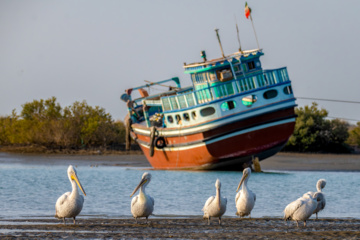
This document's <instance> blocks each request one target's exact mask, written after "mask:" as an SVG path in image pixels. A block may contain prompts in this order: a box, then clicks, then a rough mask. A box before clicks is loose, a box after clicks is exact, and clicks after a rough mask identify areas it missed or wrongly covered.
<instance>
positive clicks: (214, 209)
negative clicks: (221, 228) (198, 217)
mask: <svg viewBox="0 0 360 240" xmlns="http://www.w3.org/2000/svg"><path fill="white" fill-rule="evenodd" d="M215 188H216V195H215V197H214V196H211V197H209V198H208V200H207V201H206V202H205V205H204V207H203V209H202V211H203V212H204V219H206V218H207V219H208V224H209V225H210V218H211V217H218V218H219V224H220V225H221V216H222V215H224V213H225V211H226V204H227V199H226V197H221V195H220V188H221V183H220V180H219V179H217V180H216V182H215Z"/></svg>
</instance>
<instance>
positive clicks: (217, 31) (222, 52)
mask: <svg viewBox="0 0 360 240" xmlns="http://www.w3.org/2000/svg"><path fill="white" fill-rule="evenodd" d="M215 32H216V36H217V38H218V40H219V45H220V49H221V54H222V56H223V58H225V55H224V50H223V48H222V46H221V41H220V36H219V29H217V28H215Z"/></svg>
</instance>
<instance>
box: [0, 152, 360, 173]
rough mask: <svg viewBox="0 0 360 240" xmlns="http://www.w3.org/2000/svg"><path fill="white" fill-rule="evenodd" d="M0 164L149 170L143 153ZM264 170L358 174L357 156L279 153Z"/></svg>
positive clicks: (9, 157)
mask: <svg viewBox="0 0 360 240" xmlns="http://www.w3.org/2000/svg"><path fill="white" fill-rule="evenodd" d="M1 163H18V164H51V165H69V164H73V165H82V166H84V165H88V166H120V167H141V168H151V165H150V164H149V162H148V161H147V160H146V158H145V156H144V155H142V154H130V155H118V154H111V155H101V154H97V155H79V154H75V155H72V154H15V153H0V164H1ZM260 164H261V168H262V170H263V171H272V170H278V171H360V155H359V154H342V155H340V154H339V155H336V154H300V153H278V154H276V155H275V156H273V157H270V158H268V159H265V160H263V161H261V162H260Z"/></svg>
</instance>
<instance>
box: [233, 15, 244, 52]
mask: <svg viewBox="0 0 360 240" xmlns="http://www.w3.org/2000/svg"><path fill="white" fill-rule="evenodd" d="M234 17H235V25H236V32H237V39H238V42H239V52H241V53H242V50H241V43H240V33H239V28H238V24H237V19H236V15H235V14H234Z"/></svg>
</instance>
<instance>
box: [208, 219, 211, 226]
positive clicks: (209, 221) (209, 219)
mask: <svg viewBox="0 0 360 240" xmlns="http://www.w3.org/2000/svg"><path fill="white" fill-rule="evenodd" d="M210 218H211V217H209V218H208V225H210Z"/></svg>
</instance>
